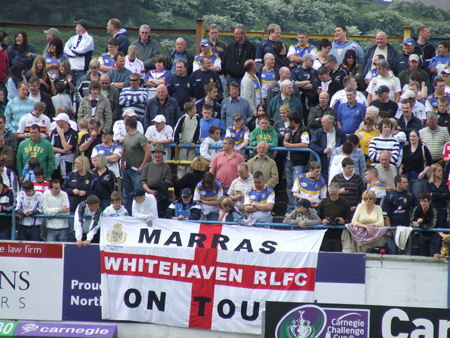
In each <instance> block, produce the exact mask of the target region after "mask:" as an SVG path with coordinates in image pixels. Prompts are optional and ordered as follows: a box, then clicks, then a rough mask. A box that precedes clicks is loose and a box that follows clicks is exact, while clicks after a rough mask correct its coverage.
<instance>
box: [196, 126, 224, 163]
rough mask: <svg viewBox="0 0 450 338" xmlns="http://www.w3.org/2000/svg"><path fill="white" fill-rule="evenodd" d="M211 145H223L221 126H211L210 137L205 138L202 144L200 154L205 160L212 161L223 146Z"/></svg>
mask: <svg viewBox="0 0 450 338" xmlns="http://www.w3.org/2000/svg"><path fill="white" fill-rule="evenodd" d="M210 145H215V146H221V145H222V140H221V139H220V127H218V126H211V127H210V128H209V137H207V138H205V139H204V140H203V142H202V144H201V145H200V155H201V157H203V158H204V159H205V161H209V162H211V161H212V159H213V157H214V156H216V155H217V154H218V153H220V152H221V151H222V148H217V149H216V148H210V147H209V146H210Z"/></svg>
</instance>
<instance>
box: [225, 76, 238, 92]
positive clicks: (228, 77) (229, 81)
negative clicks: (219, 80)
mask: <svg viewBox="0 0 450 338" xmlns="http://www.w3.org/2000/svg"><path fill="white" fill-rule="evenodd" d="M233 81H234V82H237V83H238V85H239V86H240V85H241V81H242V77H241V78H239V79H237V78H235V77H233V76H231V75H228V76H227V85H228V87H230V83H231V82H233ZM223 90H226V89H225V88H224V89H223Z"/></svg>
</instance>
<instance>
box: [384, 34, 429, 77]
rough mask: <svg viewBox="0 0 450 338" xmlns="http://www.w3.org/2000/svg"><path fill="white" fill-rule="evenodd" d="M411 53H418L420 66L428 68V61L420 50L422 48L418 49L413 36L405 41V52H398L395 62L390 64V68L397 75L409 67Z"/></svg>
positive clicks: (424, 68)
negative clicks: (424, 59) (426, 61)
mask: <svg viewBox="0 0 450 338" xmlns="http://www.w3.org/2000/svg"><path fill="white" fill-rule="evenodd" d="M411 54H417V55H418V56H419V68H422V69H423V70H426V63H424V62H423V57H422V53H421V52H420V48H417V49H416V42H415V41H414V39H413V38H408V39H406V40H405V41H403V53H402V54H398V55H397V56H396V57H395V59H394V64H393V65H389V66H390V68H391V69H392V70H393V71H394V74H395V76H398V74H400V72H402V71H404V70H405V69H406V68H408V66H409V64H408V61H409V56H410V55H411Z"/></svg>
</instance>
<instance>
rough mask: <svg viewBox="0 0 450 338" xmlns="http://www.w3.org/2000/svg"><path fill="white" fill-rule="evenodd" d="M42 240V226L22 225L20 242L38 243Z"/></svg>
mask: <svg viewBox="0 0 450 338" xmlns="http://www.w3.org/2000/svg"><path fill="white" fill-rule="evenodd" d="M40 240H41V226H40V225H32V226H26V225H20V227H19V241H36V242H39V241H40Z"/></svg>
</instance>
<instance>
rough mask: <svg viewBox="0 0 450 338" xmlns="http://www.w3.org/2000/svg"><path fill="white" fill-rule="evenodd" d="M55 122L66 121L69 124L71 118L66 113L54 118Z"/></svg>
mask: <svg viewBox="0 0 450 338" xmlns="http://www.w3.org/2000/svg"><path fill="white" fill-rule="evenodd" d="M53 121H66V122H69V121H70V118H69V115H67V114H66V113H60V114H58V116H56V117H54V118H53Z"/></svg>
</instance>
